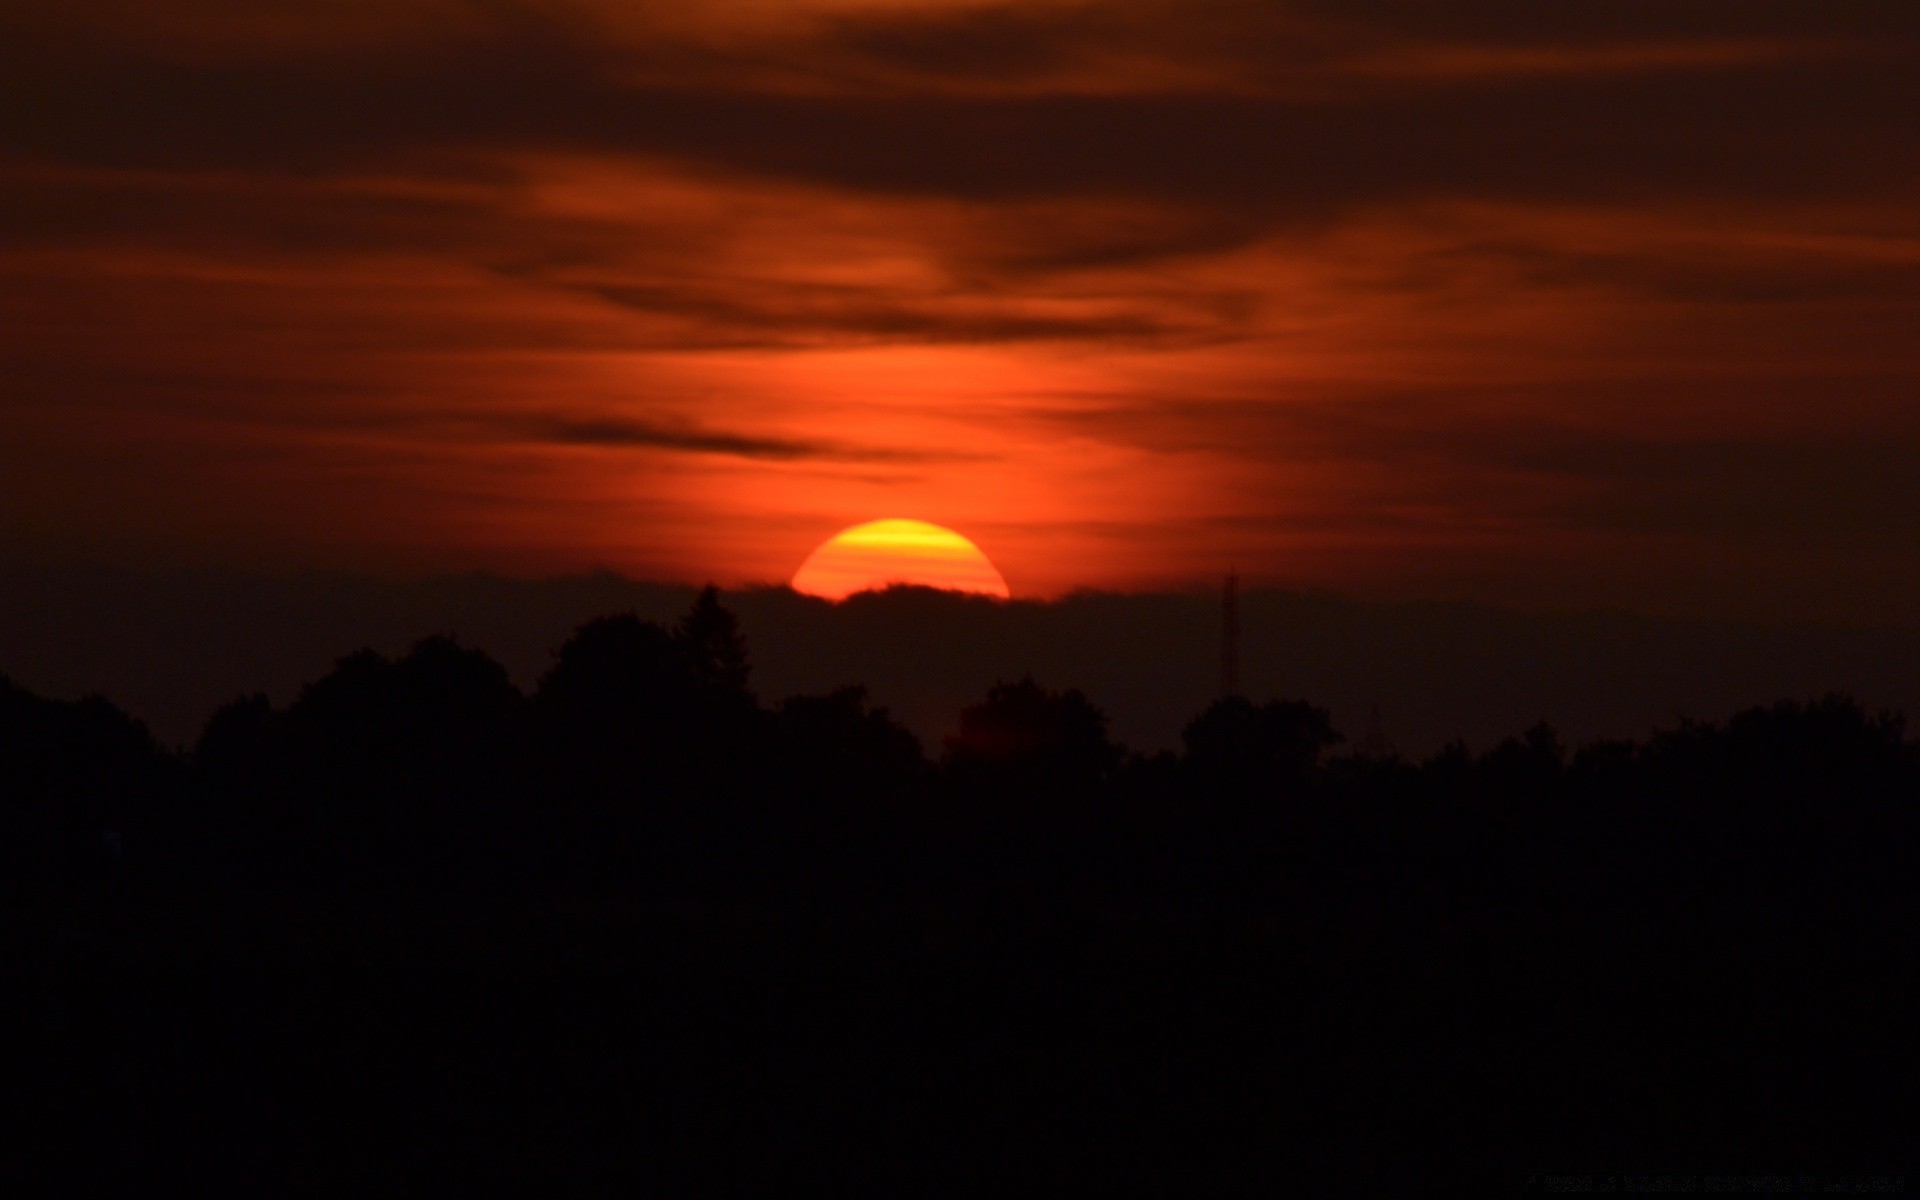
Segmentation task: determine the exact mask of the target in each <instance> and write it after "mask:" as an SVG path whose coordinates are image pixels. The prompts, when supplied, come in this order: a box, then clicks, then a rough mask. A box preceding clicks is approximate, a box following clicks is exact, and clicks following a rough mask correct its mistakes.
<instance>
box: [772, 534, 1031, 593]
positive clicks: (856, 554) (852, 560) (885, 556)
mask: <svg viewBox="0 0 1920 1200" xmlns="http://www.w3.org/2000/svg"><path fill="white" fill-rule="evenodd" d="M895 584H909V585H913V586H917V587H930V588H941V589H944V590H946V591H953V592H972V593H975V594H978V595H983V596H994V597H997V598H999V599H1001V600H1006V599H1010V598H1011V596H1012V593H1011V592H1009V591H1008V589H1007V581H1006V580H1005V579H1002V578H1001V577H1000V572H999V571H997V570H995V569H994V566H993V564H992V563H991V562H989V561H988V560H987V556H986V555H984V554H982V553H981V552H980V548H979V547H978V546H976V545H974V544H973V543H972V542H970V541H968V540H967V539H966V538H964V537H962V536H960V535H959V534H957V533H955V532H954V531H953V530H951V529H946V528H943V527H942V526H939V525H930V524H928V523H927V522H925V521H907V520H899V519H892V520H884V521H869V522H867V523H866V524H864V525H855V526H853V527H852V528H851V529H843V530H841V531H840V532H839V533H837V534H835V535H833V536H832V537H831V538H828V539H827V540H826V541H825V542H823V543H821V545H820V547H819V548H818V549H816V550H815V551H814V552H813V553H812V554H810V555H808V556H807V561H806V562H804V563H801V564H800V569H799V570H798V571H795V572H794V574H793V583H792V587H793V590H794V591H796V592H800V593H803V594H805V595H808V596H819V597H821V598H822V599H826V600H844V599H846V598H847V597H848V596H851V595H853V594H854V593H856V592H866V591H873V590H876V589H879V588H885V587H890V586H893V585H895Z"/></svg>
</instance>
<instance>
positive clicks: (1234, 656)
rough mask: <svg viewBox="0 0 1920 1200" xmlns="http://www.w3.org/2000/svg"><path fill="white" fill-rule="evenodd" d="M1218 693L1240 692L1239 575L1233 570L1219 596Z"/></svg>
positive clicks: (1223, 694) (1227, 694) (1224, 694)
mask: <svg viewBox="0 0 1920 1200" xmlns="http://www.w3.org/2000/svg"><path fill="white" fill-rule="evenodd" d="M1220 694H1221V695H1222V696H1238V695H1239V694H1240V576H1239V575H1237V574H1235V573H1234V572H1233V571H1228V572H1227V586H1226V589H1225V591H1224V592H1222V593H1221V597H1220Z"/></svg>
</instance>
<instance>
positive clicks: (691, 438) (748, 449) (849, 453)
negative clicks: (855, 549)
mask: <svg viewBox="0 0 1920 1200" xmlns="http://www.w3.org/2000/svg"><path fill="white" fill-rule="evenodd" d="M526 428H527V429H528V430H529V432H531V434H532V435H533V436H534V437H536V438H538V439H539V440H541V441H546V442H551V443H553V444H555V445H562V446H601V447H607V448H613V449H625V448H634V449H650V450H673V451H684V452H687V453H693V454H725V455H732V456H734V457H737V458H756V459H768V460H772V461H775V462H794V461H799V460H803V459H826V460H831V461H835V462H853V463H912V462H943V461H944V462H950V461H954V459H955V458H956V457H960V458H965V457H966V456H964V455H960V456H956V455H954V454H952V453H940V452H937V451H930V450H903V449H889V448H886V447H875V446H859V445H854V444H851V443H847V442H832V441H815V440H808V439H801V438H779V437H766V436H759V435H753V434H744V433H733V432H727V431H723V430H714V429H703V428H699V427H696V426H690V425H670V424H655V423H651V422H646V421H635V420H630V419H624V418H618V417H573V418H562V417H556V418H551V419H548V420H543V421H538V422H534V423H532V424H530V425H528V426H527V427H526Z"/></svg>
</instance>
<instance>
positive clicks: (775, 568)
mask: <svg viewBox="0 0 1920 1200" xmlns="http://www.w3.org/2000/svg"><path fill="white" fill-rule="evenodd" d="M889 517H904V518H915V519H920V520H925V521H930V522H935V523H938V524H940V525H944V526H949V527H951V528H953V529H956V530H958V531H960V532H961V533H963V534H965V535H966V536H967V537H968V538H970V539H972V540H973V541H974V542H975V543H977V544H978V545H979V547H980V548H981V549H982V550H983V551H984V552H985V553H986V554H987V555H988V556H989V557H990V558H991V560H992V562H993V564H994V565H995V566H996V567H998V569H999V571H1000V573H1001V574H1002V575H1004V577H1005V579H1006V582H1007V584H1008V585H1009V586H1010V587H1011V588H1012V590H1013V592H1014V594H1015V595H1017V596H1028V597H1046V596H1053V595H1059V594H1062V593H1065V592H1067V591H1069V590H1071V589H1074V588H1078V587H1093V588H1102V589H1116V590H1145V589H1167V588H1185V587H1192V586H1196V585H1204V584H1208V583H1211V582H1213V581H1216V580H1217V579H1218V577H1219V576H1220V575H1221V574H1223V573H1224V572H1225V571H1226V570H1227V569H1228V568H1229V567H1230V566H1232V567H1236V568H1237V569H1238V570H1239V572H1240V573H1241V575H1242V576H1243V578H1245V579H1246V580H1247V581H1248V582H1249V584H1251V585H1256V586H1259V585H1265V586H1282V587H1302V588H1325V589H1332V590H1336V591H1341V592H1346V593H1351V594H1354V595H1360V596H1374V597H1385V598H1413V597H1420V598H1429V597H1430V598H1465V599H1475V600H1484V601H1495V602H1500V603H1512V604H1519V605H1541V606H1560V607H1582V606H1594V605H1604V606H1622V607H1626V608H1629V609H1633V610H1639V611H1646V612H1657V613H1677V614H1698V615H1711V616H1723V617H1724V616H1738V617H1753V618H1756V619H1766V620H1773V619H1797V618H1812V619H1821V620H1833V621H1843V622H1858V621H1865V622H1897V623H1904V624H1914V623H1920V5H1915V4H1908V3H1887V2H1885V0H1873V2H1860V3H1846V2H1837V3H1825V4H1818V5H1816V4H1812V3H1808V2H1806V0H1790V2H1781V0H1748V2H1744V3H1739V4H1727V3H1720V2H1715V3H1703V2H1694V0H1661V2H1659V3H1653V2H1640V0H1617V2H1612V3H1606V4H1598V5H1564V4H1549V3H1541V2H1539V0H1459V2H1455V3H1448V4H1444V5H1438V4H1431V3H1413V2H1411V0H1406V2H1398V0H1344V2H1341V3H1334V2H1332V0H1316V2H1311V3H1285V2H1282V0H1248V2H1245V3H1233V2H1221V3H1212V2H1207V0H1175V2H1168V3H1157V2H1154V0H1129V2H1124V3H1123V2H1108V3H1103V2H1099V0H1089V2H1058V3H1056V2H1049V0H1022V2H1020V3H976V2H968V0H679V2H675V3H656V2H654V0H431V2H420V3H411V2H406V0H325V2H321V0H301V2H293V3H265V4H263V3H259V2H257V0H169V3H167V4H164V5H154V4H151V3H135V2H134V0H62V2H61V3H59V4H40V5H11V6H9V7H8V10H7V12H6V13H5V15H0V555H5V556H8V557H11V558H14V559H17V560H36V561H37V560H57V561H104V562H108V563H115V564H130V565H141V566H192V567H203V566H219V567H232V568H238V569H246V570H267V571H280V570H305V569H311V568H322V569H350V570H360V571H373V572H384V573H391V574H401V575H406V574H420V573H430V572H440V571H462V570H470V569H483V570H489V571H497V572H501V573H506V574H514V575H539V574H556V573H569V572H578V571H583V570H587V569H590V568H595V567H608V568H612V569H614V570H617V571H620V572H623V573H626V574H629V575H632V576H635V577H640V578H652V579H661V580H669V581H691V582H698V581H700V580H705V579H709V578H711V579H715V580H717V581H719V582H721V583H723V584H729V585H737V584H743V583H749V582H755V581H782V580H785V579H787V578H788V577H789V576H790V575H791V574H792V573H793V571H794V569H795V568H796V567H798V566H799V565H800V563H801V561H802V560H803V559H805V558H806V557H807V555H808V554H809V552H810V551H812V550H813V548H814V547H815V546H816V545H818V544H819V543H820V542H821V541H822V540H824V539H825V538H827V537H829V536H830V535H832V534H833V533H835V532H836V531H838V530H840V529H844V528H846V527H848V526H851V525H855V524H858V523H861V522H865V521H870V520H874V519H879V518H889Z"/></svg>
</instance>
